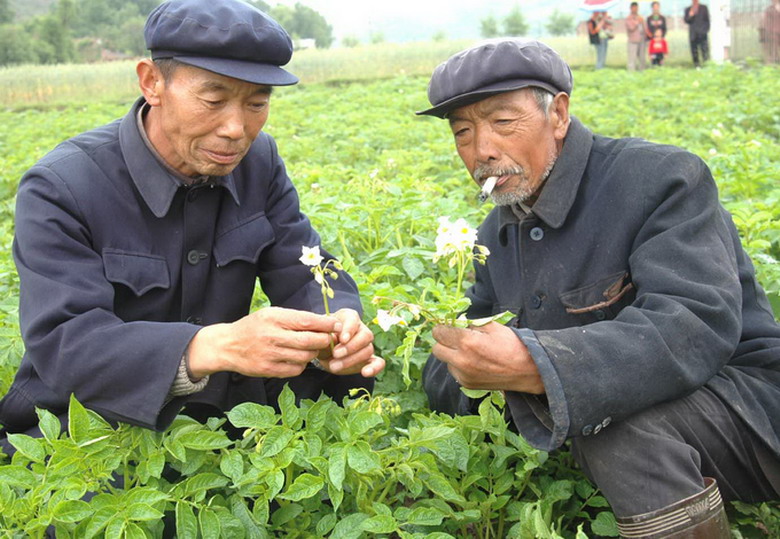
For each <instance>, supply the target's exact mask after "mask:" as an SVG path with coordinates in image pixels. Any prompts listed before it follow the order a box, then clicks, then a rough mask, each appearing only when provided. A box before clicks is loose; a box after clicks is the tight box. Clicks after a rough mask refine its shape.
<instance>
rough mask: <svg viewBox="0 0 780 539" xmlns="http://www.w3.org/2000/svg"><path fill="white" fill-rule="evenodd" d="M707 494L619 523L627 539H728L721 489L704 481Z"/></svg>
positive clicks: (727, 526) (618, 520) (622, 534)
mask: <svg viewBox="0 0 780 539" xmlns="http://www.w3.org/2000/svg"><path fill="white" fill-rule="evenodd" d="M704 487H705V488H704V490H702V491H701V492H699V493H697V494H694V495H693V496H690V497H688V498H685V499H684V500H680V501H679V502H675V503H673V504H671V505H667V506H666V507H663V508H661V509H658V510H657V511H650V512H649V513H644V514H641V515H635V516H632V517H620V518H618V519H617V525H618V530H620V536H621V537H625V538H626V539H635V538H638V537H641V538H642V539H661V538H665V539H728V538H729V537H730V536H731V534H730V532H729V523H728V520H727V519H726V511H725V509H724V508H723V500H721V497H720V492H719V491H718V485H717V483H716V482H715V480H714V479H713V478H711V477H705V478H704Z"/></svg>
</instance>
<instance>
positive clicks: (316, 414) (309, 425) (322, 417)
mask: <svg viewBox="0 0 780 539" xmlns="http://www.w3.org/2000/svg"><path fill="white" fill-rule="evenodd" d="M332 406H333V401H332V400H330V399H320V400H318V401H317V402H315V403H314V404H312V405H311V407H309V409H308V411H307V412H306V429H307V430H310V431H312V432H319V431H320V429H322V427H324V426H325V421H326V420H327V417H328V411H329V410H330V409H331V407H332Z"/></svg>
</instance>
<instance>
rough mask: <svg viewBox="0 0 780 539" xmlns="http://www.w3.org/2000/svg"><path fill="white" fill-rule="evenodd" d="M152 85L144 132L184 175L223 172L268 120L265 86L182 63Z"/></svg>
mask: <svg viewBox="0 0 780 539" xmlns="http://www.w3.org/2000/svg"><path fill="white" fill-rule="evenodd" d="M158 85H159V86H158V89H157V92H156V99H154V100H151V101H150V104H151V105H152V110H151V111H150V112H149V115H148V117H147V123H146V129H147V134H148V136H149V139H150V140H151V142H152V144H153V145H154V147H155V148H156V149H157V151H158V152H159V153H160V155H162V157H163V158H164V159H165V160H166V162H167V163H168V164H169V165H171V166H172V167H173V168H175V169H176V170H178V171H179V172H181V173H182V174H184V175H186V176H198V175H209V176H224V175H226V174H229V173H230V172H231V171H232V170H233V169H234V168H235V167H236V166H237V165H238V164H239V163H240V162H241V159H243V157H244V156H245V155H246V153H247V152H248V151H249V147H250V145H251V144H252V141H254V140H255V137H257V134H258V133H259V132H260V130H261V129H262V128H263V125H265V122H266V120H267V119H268V111H269V102H270V97H271V88H270V87H268V86H262V85H258V84H252V83H249V82H244V81H241V80H238V79H233V78H230V77H225V76H222V75H218V74H216V73H212V72H211V71H206V70H204V69H200V68H196V67H192V66H187V65H182V66H178V67H176V69H175V70H174V72H173V73H172V74H171V76H170V78H169V80H167V81H164V80H162V79H160V80H159V81H158Z"/></svg>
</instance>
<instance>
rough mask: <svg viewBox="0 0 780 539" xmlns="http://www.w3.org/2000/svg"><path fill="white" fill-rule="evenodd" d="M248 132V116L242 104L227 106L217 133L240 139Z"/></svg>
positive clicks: (221, 135)
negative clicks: (245, 114) (246, 116)
mask: <svg viewBox="0 0 780 539" xmlns="http://www.w3.org/2000/svg"><path fill="white" fill-rule="evenodd" d="M245 133H246V118H245V116H244V111H243V110H242V107H240V106H231V107H225V110H224V111H223V116H222V118H221V121H220V124H219V127H218V128H217V135H219V136H220V137H225V138H229V139H232V140H239V139H241V138H243V137H244V135H245Z"/></svg>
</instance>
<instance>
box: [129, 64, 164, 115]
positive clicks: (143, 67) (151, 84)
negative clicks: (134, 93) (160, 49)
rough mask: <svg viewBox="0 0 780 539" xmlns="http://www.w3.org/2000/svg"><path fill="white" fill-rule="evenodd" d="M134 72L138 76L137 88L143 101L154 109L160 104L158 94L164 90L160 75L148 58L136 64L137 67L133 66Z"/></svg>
mask: <svg viewBox="0 0 780 539" xmlns="http://www.w3.org/2000/svg"><path fill="white" fill-rule="evenodd" d="M135 72H136V74H137V75H138V86H139V87H140V88H141V93H142V94H143V96H144V99H146V102H147V103H149V104H150V105H151V106H153V107H156V106H157V105H159V104H160V93H161V92H162V91H163V90H164V88H165V80H164V79H163V76H162V73H160V70H159V68H158V67H157V66H156V65H155V63H154V62H153V61H152V60H151V59H149V58H144V59H143V60H141V61H140V62H138V65H137V66H135Z"/></svg>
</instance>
